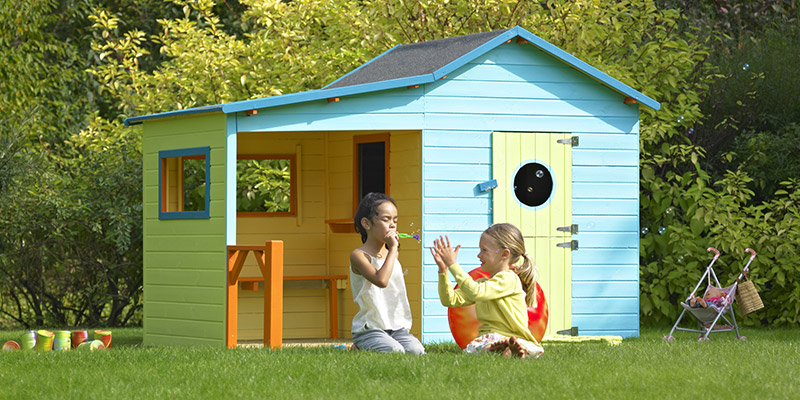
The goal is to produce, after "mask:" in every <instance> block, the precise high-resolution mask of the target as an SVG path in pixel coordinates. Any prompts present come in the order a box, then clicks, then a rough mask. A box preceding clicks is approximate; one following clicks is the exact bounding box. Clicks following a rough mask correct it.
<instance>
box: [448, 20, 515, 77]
mask: <svg viewBox="0 0 800 400" xmlns="http://www.w3.org/2000/svg"><path fill="white" fill-rule="evenodd" d="M516 36H517V33H516V32H515V31H514V29H509V30H507V31H505V32H503V33H501V34H500V35H498V36H497V37H495V38H493V39H491V40H489V41H487V42H486V43H484V44H482V45H480V46H478V47H476V48H475V49H474V50H472V51H470V52H469V53H467V54H464V55H463V56H461V57H459V58H457V59H455V60H453V61H452V62H451V63H449V64H447V65H445V66H444V67H442V68H439V69H438V70H436V71H434V72H433V76H434V78H436V79H441V78H442V77H444V76H446V75H447V74H449V73H451V72H453V71H455V70H457V69H459V68H461V67H463V66H464V65H466V64H467V63H469V62H470V61H472V60H474V59H476V58H478V57H480V56H481V55H483V54H485V53H487V52H489V51H490V50H492V49H494V48H495V47H497V46H500V45H501V44H503V43H505V42H506V41H507V40H509V39H512V38H515V37H516Z"/></svg>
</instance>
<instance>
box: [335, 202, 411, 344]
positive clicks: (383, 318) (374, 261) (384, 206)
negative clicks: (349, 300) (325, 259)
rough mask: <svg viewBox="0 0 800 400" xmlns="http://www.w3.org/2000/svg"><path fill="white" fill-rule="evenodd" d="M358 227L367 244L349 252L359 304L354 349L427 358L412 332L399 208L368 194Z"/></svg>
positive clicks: (358, 213) (356, 219) (355, 298)
mask: <svg viewBox="0 0 800 400" xmlns="http://www.w3.org/2000/svg"><path fill="white" fill-rule="evenodd" d="M353 223H354V224H355V228H356V231H357V232H358V233H360V234H361V242H362V243H363V244H362V245H361V247H359V248H357V249H355V250H353V252H351V253H350V284H351V286H352V290H353V301H354V302H355V303H356V305H358V312H357V313H356V315H355V317H353V344H354V345H355V347H356V348H358V349H360V350H371V351H377V352H381V353H390V352H400V353H411V354H425V348H423V347H422V344H421V343H420V342H419V340H418V339H417V338H415V337H414V336H412V335H411V333H409V330H410V329H411V306H410V305H409V303H408V295H407V294H406V283H405V280H404V279H403V272H402V271H403V268H402V267H401V266H400V261H399V260H398V259H397V254H398V244H399V242H398V239H399V238H398V234H397V204H396V203H395V202H394V200H392V199H391V198H390V197H389V196H386V195H385V194H383V193H369V194H367V195H366V196H364V198H363V199H362V200H361V203H360V204H359V205H358V210H357V211H356V215H355V217H353Z"/></svg>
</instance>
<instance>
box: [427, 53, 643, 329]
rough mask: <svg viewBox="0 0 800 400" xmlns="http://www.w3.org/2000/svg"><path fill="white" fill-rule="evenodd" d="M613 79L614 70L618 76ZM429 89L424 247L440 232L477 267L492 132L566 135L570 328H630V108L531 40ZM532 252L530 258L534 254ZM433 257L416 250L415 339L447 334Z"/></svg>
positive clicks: (634, 203)
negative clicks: (571, 231) (418, 324)
mask: <svg viewBox="0 0 800 400" xmlns="http://www.w3.org/2000/svg"><path fill="white" fill-rule="evenodd" d="M618 78H619V77H618ZM422 87H423V88H424V89H425V125H424V129H423V136H422V143H423V150H422V154H423V164H422V165H423V167H422V173H423V185H422V186H423V224H424V229H425V235H424V238H423V239H424V245H425V246H426V247H427V246H430V245H432V242H433V239H434V238H435V237H438V235H440V234H448V235H450V237H451V239H453V240H454V241H455V242H457V243H461V244H463V246H464V247H462V249H461V252H460V253H459V260H460V262H461V263H462V264H463V265H464V267H465V269H472V268H475V267H477V266H479V262H478V261H477V258H476V256H477V252H478V249H477V245H478V240H479V238H480V233H481V232H482V231H483V230H484V229H485V228H486V227H487V226H488V225H490V224H491V223H492V222H502V221H492V220H491V219H492V217H491V194H490V193H480V192H478V191H477V190H476V185H477V184H479V183H481V182H484V181H487V180H490V179H492V176H491V162H492V160H491V135H492V132H495V131H509V132H568V133H572V134H573V135H575V136H579V137H580V146H579V147H577V148H575V149H574V151H573V168H575V171H574V173H573V182H574V185H575V186H574V188H573V209H572V213H573V223H577V224H579V226H580V232H581V234H580V235H576V236H575V237H574V238H575V239H578V240H580V250H578V251H575V252H574V253H573V288H572V293H573V313H572V315H573V317H572V323H573V325H576V326H579V327H580V330H581V333H582V334H587V335H592V334H614V335H623V336H636V335H638V326H639V325H638V298H639V291H638V236H637V231H638V223H637V222H636V221H637V220H638V212H639V210H638V130H639V122H638V106H637V105H626V104H624V103H623V96H622V95H620V94H618V93H616V92H614V91H612V90H610V89H608V88H606V87H605V86H603V85H601V84H599V83H598V82H596V81H594V80H593V79H591V78H589V77H587V76H585V75H583V74H581V73H579V72H578V71H576V70H574V69H572V68H571V67H569V66H567V65H565V64H563V63H561V62H560V61H557V60H555V59H553V58H552V57H550V56H548V55H547V54H545V53H543V52H541V51H540V50H538V49H536V48H535V47H533V46H532V45H529V44H522V45H520V44H516V43H509V44H505V45H502V46H499V47H498V48H496V49H495V50H492V51H490V52H489V53H487V54H486V55H484V56H482V57H479V58H477V59H475V60H474V61H472V62H470V63H469V64H467V65H465V66H464V67H462V68H460V69H459V70H457V71H455V72H454V73H452V74H450V75H448V77H447V78H446V79H444V80H440V81H438V82H436V83H433V84H428V85H424V86H422ZM534 258H535V255H534ZM436 282H437V274H436V267H435V263H434V262H433V259H432V257H431V256H430V254H429V253H424V254H423V291H422V295H423V300H422V310H423V327H422V329H423V333H422V335H423V340H424V341H425V342H434V341H451V340H452V336H451V334H450V330H449V325H448V322H447V311H446V309H445V308H444V307H442V306H441V305H440V304H439V300H438V294H437V289H436Z"/></svg>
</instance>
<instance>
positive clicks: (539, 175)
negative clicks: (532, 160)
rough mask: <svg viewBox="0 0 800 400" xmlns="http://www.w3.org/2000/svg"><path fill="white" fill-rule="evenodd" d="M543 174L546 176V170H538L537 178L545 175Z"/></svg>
mask: <svg viewBox="0 0 800 400" xmlns="http://www.w3.org/2000/svg"><path fill="white" fill-rule="evenodd" d="M543 176H544V171H542V170H538V171H536V177H537V178H541V177H543Z"/></svg>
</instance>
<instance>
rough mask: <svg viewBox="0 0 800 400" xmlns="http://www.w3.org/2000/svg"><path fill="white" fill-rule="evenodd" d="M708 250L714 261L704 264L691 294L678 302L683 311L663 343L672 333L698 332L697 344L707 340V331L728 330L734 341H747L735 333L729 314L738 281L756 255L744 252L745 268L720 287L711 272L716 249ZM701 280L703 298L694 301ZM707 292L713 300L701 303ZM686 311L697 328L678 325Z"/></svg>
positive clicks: (734, 324) (717, 255) (732, 316)
mask: <svg viewBox="0 0 800 400" xmlns="http://www.w3.org/2000/svg"><path fill="white" fill-rule="evenodd" d="M708 251H713V252H714V258H713V259H712V260H711V262H710V263H709V264H708V267H706V270H705V272H704V273H703V276H702V277H700V281H698V282H697V285H696V286H695V287H694V290H693V291H692V294H690V295H689V297H687V298H686V300H685V301H683V302H681V303H680V304H681V307H683V311H681V315H680V316H679V317H678V320H677V321H675V325H673V327H672V330H671V331H670V332H669V335H668V336H664V340H666V341H668V342H671V341H673V340H675V337H673V336H672V334H673V333H674V332H675V331H676V330H677V331H686V332H696V333H700V337H699V338H698V340H699V341H705V340H709V338H708V335H709V334H711V332H731V331H735V332H736V338H737V339H739V340H746V339H747V338H745V337H744V336H741V335H740V334H739V326H738V325H737V324H736V316H735V315H734V313H733V302H734V299H735V298H736V289H737V288H738V287H739V281H740V280H741V279H743V278H744V276H745V274H746V273H747V271H748V269H749V267H750V263H751V262H753V259H754V258H756V252H755V251H753V250H752V249H746V250H745V251H747V252H749V253H750V254H751V256H750V259H749V260H748V262H747V265H746V266H745V267H744V269H743V270H742V272H741V273H740V274H739V277H737V278H736V281H735V282H734V283H733V284H732V285H730V286H727V287H722V285H721V284H720V283H719V279H717V274H716V273H714V263H715V262H716V261H717V259H718V258H719V250H717V249H715V248H713V247H709V248H708ZM712 278H713V279H714V281H713V283H712V281H711V279H712ZM704 280H705V281H706V285H707V286H706V290H705V292H704V293H703V297H702V298H698V297H696V296H695V295H696V293H697V291H698V289H699V288H700V286H701V285H702V284H703V281H704ZM715 284H716V285H715ZM710 292H713V293H712V294H714V295H715V296H714V297H713V299H714V301H706V300H705V299H709V293H710ZM687 312H688V313H689V315H691V316H692V317H693V318H694V319H695V320H696V321H697V323H698V328H697V329H690V328H682V327H680V326H678V325H679V324H680V322H681V319H683V316H684V315H686V313H687ZM728 316H730V319H728ZM720 320H723V321H724V322H725V324H724V325H722V324H720V325H718V323H720Z"/></svg>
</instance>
